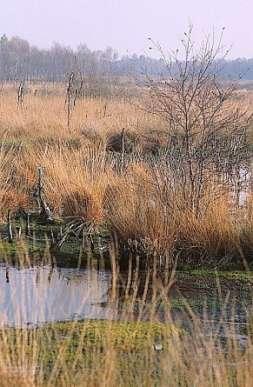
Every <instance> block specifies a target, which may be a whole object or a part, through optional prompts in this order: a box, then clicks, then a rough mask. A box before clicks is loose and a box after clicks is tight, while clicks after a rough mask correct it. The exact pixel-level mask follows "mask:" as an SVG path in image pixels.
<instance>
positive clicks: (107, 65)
mask: <svg viewBox="0 0 253 387" xmlns="http://www.w3.org/2000/svg"><path fill="white" fill-rule="evenodd" d="M220 64H221V66H219V67H220V68H221V70H220V76H221V77H222V78H224V79H233V80H236V79H241V80H253V59H236V60H230V61H228V60H226V61H225V60H223V61H222V62H220ZM71 71H75V72H79V73H81V74H83V75H84V76H89V77H98V76H133V77H140V76H142V75H145V74H146V73H147V74H150V75H151V76H153V77H157V76H163V75H164V74H166V66H165V64H164V61H163V60H162V59H153V58H150V57H149V56H145V55H140V56H138V55H136V54H134V55H132V56H122V57H119V55H118V54H117V52H116V51H114V50H113V49H112V48H107V49H106V50H104V51H101V50H97V51H92V50H90V49H89V48H88V47H87V46H86V45H80V46H79V47H78V48H77V49H76V50H73V49H71V48H69V47H65V46H61V45H60V44H54V45H53V47H52V48H50V49H48V50H45V49H39V48H37V47H34V46H31V45H30V44H29V42H27V41H26V40H23V39H21V38H19V37H13V38H10V39H9V38H8V37H7V36H6V35H3V36H2V37H1V38H0V80H1V81H14V80H17V81H18V80H25V79H28V80H45V81H55V82H57V81H62V80H64V79H66V76H67V74H69V73H70V72H71Z"/></svg>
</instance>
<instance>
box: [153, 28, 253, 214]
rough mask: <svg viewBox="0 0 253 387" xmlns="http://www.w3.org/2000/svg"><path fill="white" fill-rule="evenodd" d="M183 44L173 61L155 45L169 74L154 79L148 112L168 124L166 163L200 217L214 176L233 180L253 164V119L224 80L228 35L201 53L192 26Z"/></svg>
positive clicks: (210, 41)
mask: <svg viewBox="0 0 253 387" xmlns="http://www.w3.org/2000/svg"><path fill="white" fill-rule="evenodd" d="M153 43H154V42H153ZM181 44H182V48H183V53H181V52H179V50H177V51H176V52H173V53H172V55H171V58H170V60H169V61H168V60H167V58H166V56H165V55H164V52H163V50H162V49H161V47H160V45H159V44H155V46H156V48H157V49H158V50H159V52H160V53H161V55H162V57H163V60H164V62H165V64H166V69H167V74H166V77H165V78H164V79H163V80H162V81H155V80H152V79H150V78H148V89H149V92H150V93H149V98H148V104H147V108H148V110H149V111H150V112H152V113H153V114H157V115H159V116H161V117H163V118H164V119H165V121H166V122H167V126H168V147H167V152H166V161H167V162H168V164H169V167H170V168H171V170H172V171H174V177H175V179H176V180H177V182H180V184H181V187H182V188H183V191H184V193H185V199H186V200H187V201H189V203H190V205H191V207H192V210H193V211H195V212H196V213H198V212H199V206H200V199H201V197H202V194H203V192H204V188H205V186H206V185H207V183H209V181H210V174H211V175H212V176H214V175H219V176H221V175H222V176H223V178H224V176H226V177H228V176H229V177H231V176H232V174H233V172H234V171H235V170H236V171H237V172H238V168H239V169H240V168H241V167H243V166H245V165H246V164H247V160H248V156H249V155H248V146H247V127H248V124H249V120H250V118H251V117H249V115H247V113H246V112H245V111H243V110H242V109H241V108H240V107H239V106H238V105H237V106H236V104H235V102H234V93H235V87H234V85H231V84H228V83H227V84H225V83H224V82H223V83H221V82H220V81H219V73H220V71H221V70H222V63H224V59H225V56H226V54H227V52H225V53H223V48H222V33H221V35H220V37H219V39H218V40H216V39H215V36H214V35H212V36H211V37H210V36H209V37H207V38H206V39H205V40H204V41H203V42H202V44H201V46H200V48H199V49H198V50H197V51H196V47H195V44H194V42H193V38H192V27H190V28H189V31H188V32H187V33H185V35H184V39H183V40H181ZM180 55H182V56H181V57H180ZM221 55H222V56H221ZM220 59H222V60H220ZM150 97H151V98H150Z"/></svg>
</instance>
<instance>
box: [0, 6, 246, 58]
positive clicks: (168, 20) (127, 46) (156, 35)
mask: <svg viewBox="0 0 253 387" xmlns="http://www.w3.org/2000/svg"><path fill="white" fill-rule="evenodd" d="M0 6H1V7H0V34H3V33H6V34H7V35H8V36H9V37H10V36H15V35H18V36H20V37H22V38H24V39H27V40H28V41H29V42H30V43H32V44H35V45H37V46H39V47H43V48H47V47H50V46H51V45H52V43H53V42H59V43H62V44H64V45H68V46H72V47H73V48H75V47H76V46H77V45H78V44H79V43H86V44H87V45H88V47H89V48H91V49H104V48H106V47H107V46H111V47H113V48H115V49H117V50H118V51H119V52H120V53H121V54H126V53H127V52H129V53H133V52H135V53H137V54H138V55H139V54H144V53H145V52H147V48H148V45H149V43H148V37H152V38H153V39H154V40H156V41H159V42H160V43H161V45H162V46H163V47H165V48H171V49H174V48H176V47H177V45H178V42H179V40H180V38H181V36H182V34H183V32H184V31H185V30H186V29H187V26H188V25H189V23H192V24H193V25H194V31H195V37H196V40H199V39H200V38H201V37H203V36H204V35H205V34H207V33H208V32H210V31H212V30H213V29H215V30H216V31H219V30H220V29H221V28H222V27H225V28H226V30H225V38H224V43H225V44H226V45H227V46H231V45H232V51H231V57H253V0H188V1H187V0H0Z"/></svg>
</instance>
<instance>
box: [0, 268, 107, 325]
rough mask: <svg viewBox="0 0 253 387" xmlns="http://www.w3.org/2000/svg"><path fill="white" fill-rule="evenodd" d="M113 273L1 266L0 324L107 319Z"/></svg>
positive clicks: (92, 270) (90, 270) (91, 270)
mask: <svg viewBox="0 0 253 387" xmlns="http://www.w3.org/2000/svg"><path fill="white" fill-rule="evenodd" d="M110 281H111V274H110V272H107V271H98V270H94V269H85V270H84V269H67V268H55V267H52V266H44V267H40V266H37V267H33V268H24V269H17V268H15V267H5V266H1V267H0V284H1V285H0V324H1V325H5V324H8V325H18V326H20V325H24V324H25V325H26V324H39V323H44V322H52V321H65V320H72V319H73V318H91V319H93V318H107V317H108V316H109V314H111V311H110V306H109V305H108V304H107V300H108V294H109V288H110Z"/></svg>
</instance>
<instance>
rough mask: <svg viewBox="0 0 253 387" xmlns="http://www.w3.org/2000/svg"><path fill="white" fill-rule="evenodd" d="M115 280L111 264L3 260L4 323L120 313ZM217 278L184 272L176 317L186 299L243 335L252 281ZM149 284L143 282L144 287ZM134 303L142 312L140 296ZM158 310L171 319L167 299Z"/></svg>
mask: <svg viewBox="0 0 253 387" xmlns="http://www.w3.org/2000/svg"><path fill="white" fill-rule="evenodd" d="M121 277H122V278H123V280H122V281H121V285H118V288H122V289H123V293H124V289H125V286H126V282H127V273H125V274H124V273H123V274H121ZM143 277H144V276H143ZM112 280H113V278H112V274H111V272H110V271H109V270H105V269H100V270H98V269H94V268H79V269H78V268H66V267H57V266H52V265H50V264H48V265H37V266H28V267H26V268H19V267H15V266H11V265H8V264H4V263H2V264H1V265H0V325H1V326H6V325H7V326H27V325H37V324H43V323H46V322H56V321H70V320H74V319H80V320H82V319H111V318H120V314H119V310H120V309H121V311H122V309H123V308H124V305H123V304H122V302H121V301H120V300H118V301H119V302H114V303H112V302H111V295H112V283H113V281H112ZM124 281H125V282H124ZM140 281H141V280H140ZM143 282H144V279H143ZM213 282H215V280H210V278H209V276H206V278H204V279H203V278H202V276H201V275H200V276H199V277H198V276H196V275H194V276H191V274H189V273H188V274H181V275H179V276H178V278H177V282H176V286H175V287H174V288H173V290H172V292H171V293H170V300H171V305H172V316H173V318H175V320H177V321H178V320H181V321H182V322H184V319H185V318H186V312H185V300H186V301H187V303H188V304H189V305H190V306H191V308H192V310H193V311H194V313H196V315H197V316H198V317H200V318H202V317H203V318H205V319H206V321H207V323H208V324H209V323H210V324H212V325H214V327H215V326H217V327H219V330H220V333H221V334H223V333H222V332H223V331H224V329H225V328H224V327H226V326H228V327H229V326H230V325H232V324H233V326H234V328H235V331H236V332H237V333H238V335H240V337H241V338H243V337H244V335H245V334H246V319H247V313H248V312H249V311H250V310H251V304H252V293H251V285H249V286H246V287H245V286H241V285H240V283H238V281H237V282H236V281H232V280H230V281H225V283H223V284H222V286H221V288H220V289H217V287H216V286H215V284H214V283H213ZM122 284H124V285H122ZM144 287H145V286H144V284H143V286H141V288H142V291H143V288H144ZM140 297H141V295H140ZM137 299H138V295H137ZM150 300H151V297H150V298H149V296H147V302H146V303H147V304H148V303H149V302H150ZM133 307H134V309H136V310H137V311H138V301H137V300H136V302H135V304H134V305H133ZM204 314H205V317H204ZM158 315H159V316H160V317H161V320H166V314H165V313H164V304H163V302H162V301H161V302H160V304H159V310H158ZM145 318H147V317H145ZM221 318H222V320H223V324H222V325H221V324H220V320H221ZM219 325H220V326H219Z"/></svg>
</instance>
